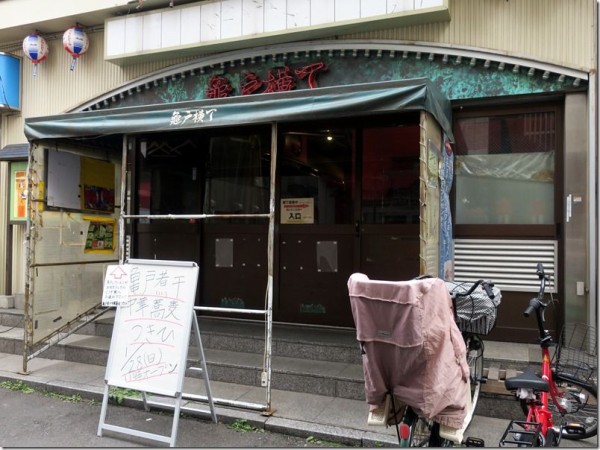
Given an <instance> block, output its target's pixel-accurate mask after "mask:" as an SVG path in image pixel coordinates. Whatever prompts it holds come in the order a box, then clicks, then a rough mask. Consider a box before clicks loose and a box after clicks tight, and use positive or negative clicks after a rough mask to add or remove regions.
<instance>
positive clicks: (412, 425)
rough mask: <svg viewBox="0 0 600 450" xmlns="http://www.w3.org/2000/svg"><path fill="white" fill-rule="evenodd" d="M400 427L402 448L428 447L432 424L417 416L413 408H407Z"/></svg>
mask: <svg viewBox="0 0 600 450" xmlns="http://www.w3.org/2000/svg"><path fill="white" fill-rule="evenodd" d="M398 426H399V427H400V430H399V436H398V438H399V444H400V447H427V445H428V442H429V436H430V434H431V423H430V422H428V421H427V420H425V419H423V418H421V417H419V416H417V414H416V413H415V412H414V411H413V409H412V408H411V407H409V406H407V407H406V409H405V410H404V414H403V416H402V419H400V422H399V425H398Z"/></svg>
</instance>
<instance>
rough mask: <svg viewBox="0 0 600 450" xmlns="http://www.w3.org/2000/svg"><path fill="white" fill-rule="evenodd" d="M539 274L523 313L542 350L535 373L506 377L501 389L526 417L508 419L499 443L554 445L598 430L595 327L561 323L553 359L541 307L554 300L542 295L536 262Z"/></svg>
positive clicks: (542, 281) (541, 276)
mask: <svg viewBox="0 0 600 450" xmlns="http://www.w3.org/2000/svg"><path fill="white" fill-rule="evenodd" d="M537 276H538V277H539V280H540V288H539V291H538V295H537V296H536V297H534V298H532V299H531V300H530V302H529V305H528V306H527V308H526V309H525V311H524V313H523V315H524V316H525V317H529V316H530V315H531V314H535V317H536V320H537V327H538V332H539V345H540V348H541V351H542V367H541V376H540V374H537V373H534V372H533V371H532V370H531V369H529V370H527V371H525V372H524V373H522V374H520V375H518V376H516V377H512V378H508V379H506V380H505V382H504V384H505V386H506V389H507V390H509V391H513V392H515V393H516V395H517V397H518V398H519V400H520V401H521V407H522V408H523V411H524V413H525V415H526V416H525V417H526V418H525V420H512V421H511V422H510V423H509V425H508V427H507V428H506V431H505V432H504V434H503V435H502V438H501V439H500V444H499V445H500V447H505V446H509V445H512V446H517V447H534V446H535V447H557V446H558V445H559V444H560V442H561V439H563V438H565V439H586V438H590V437H593V436H595V435H596V434H597V432H598V401H597V392H598V387H597V386H598V373H597V359H598V351H597V338H596V333H595V329H594V328H593V327H590V326H588V325H584V324H568V325H566V326H565V327H564V328H563V331H562V332H561V336H560V339H559V343H558V346H557V348H556V351H555V353H554V359H553V360H552V359H551V358H550V348H551V347H553V346H554V345H555V344H554V342H553V340H552V336H551V335H550V333H549V332H548V330H546V329H545V316H544V312H545V309H546V307H547V306H548V305H550V304H551V303H554V299H553V297H552V296H551V297H550V300H549V301H546V300H545V298H544V297H545V288H546V282H547V281H549V279H548V277H547V276H546V274H545V272H544V266H543V265H542V264H541V263H539V264H538V265H537Z"/></svg>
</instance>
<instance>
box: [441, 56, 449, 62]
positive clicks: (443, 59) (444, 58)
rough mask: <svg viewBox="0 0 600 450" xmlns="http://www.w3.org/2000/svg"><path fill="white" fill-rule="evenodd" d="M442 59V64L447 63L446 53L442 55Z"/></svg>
mask: <svg viewBox="0 0 600 450" xmlns="http://www.w3.org/2000/svg"><path fill="white" fill-rule="evenodd" d="M442 61H443V62H444V64H448V55H444V56H443V57H442Z"/></svg>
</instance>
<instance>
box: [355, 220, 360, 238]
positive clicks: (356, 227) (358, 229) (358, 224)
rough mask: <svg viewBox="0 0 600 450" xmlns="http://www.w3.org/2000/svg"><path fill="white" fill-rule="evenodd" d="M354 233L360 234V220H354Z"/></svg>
mask: <svg viewBox="0 0 600 450" xmlns="http://www.w3.org/2000/svg"><path fill="white" fill-rule="evenodd" d="M354 234H355V235H356V237H358V236H360V221H358V220H357V221H356V222H354Z"/></svg>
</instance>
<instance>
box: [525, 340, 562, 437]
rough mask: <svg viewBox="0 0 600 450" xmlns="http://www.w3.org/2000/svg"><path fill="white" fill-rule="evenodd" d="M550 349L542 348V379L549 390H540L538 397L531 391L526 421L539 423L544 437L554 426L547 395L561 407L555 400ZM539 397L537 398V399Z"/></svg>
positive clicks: (555, 392) (555, 391)
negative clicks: (546, 383)
mask: <svg viewBox="0 0 600 450" xmlns="http://www.w3.org/2000/svg"><path fill="white" fill-rule="evenodd" d="M550 361H551V359H550V351H549V350H548V348H547V347H543V348H542V379H543V380H546V381H547V382H548V385H549V386H550V391H549V392H540V394H539V397H538V396H537V395H536V394H535V393H533V392H531V397H528V398H530V400H529V412H528V413H527V422H535V423H539V424H540V425H541V435H542V436H543V437H544V439H545V438H546V436H547V434H548V429H549V428H552V427H553V426H554V419H553V418H552V412H551V411H550V409H549V408H548V400H549V395H548V394H550V397H552V401H553V402H554V404H555V405H556V406H557V407H559V408H561V407H560V405H558V403H557V401H556V395H557V392H558V390H557V388H556V385H555V384H554V380H553V378H552V367H551V363H550ZM538 399H539V400H538Z"/></svg>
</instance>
